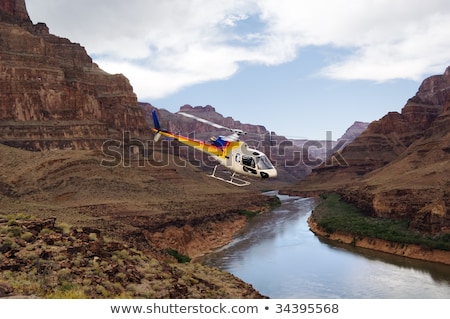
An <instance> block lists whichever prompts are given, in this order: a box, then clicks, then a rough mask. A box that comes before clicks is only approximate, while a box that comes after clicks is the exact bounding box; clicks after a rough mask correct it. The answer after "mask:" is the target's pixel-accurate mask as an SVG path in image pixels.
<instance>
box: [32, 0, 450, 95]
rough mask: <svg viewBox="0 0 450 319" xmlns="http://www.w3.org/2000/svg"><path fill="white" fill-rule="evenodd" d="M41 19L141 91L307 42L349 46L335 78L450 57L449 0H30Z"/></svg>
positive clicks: (275, 57) (424, 65) (381, 75)
mask: <svg viewBox="0 0 450 319" xmlns="http://www.w3.org/2000/svg"><path fill="white" fill-rule="evenodd" d="M27 7H28V11H29V14H30V17H31V19H32V20H33V21H34V22H38V21H44V22H46V23H47V25H48V26H49V28H50V32H52V33H53V34H56V35H58V36H63V37H67V38H69V39H70V40H72V41H74V42H79V43H81V44H82V45H83V46H84V47H86V50H87V51H88V53H89V54H90V55H91V56H92V57H93V59H94V60H95V62H96V63H98V64H99V65H100V67H101V68H102V69H104V70H105V71H107V72H110V73H123V74H124V75H125V76H127V77H128V78H129V79H130V82H131V84H132V85H133V87H134V89H135V91H136V93H137V94H138V96H139V98H140V99H148V98H161V97H164V96H167V95H169V94H171V93H174V92H176V91H178V90H180V89H182V88H184V87H187V86H190V85H193V84H198V83H202V82H206V81H211V80H220V79H227V78H230V77H232V76H233V74H235V73H236V72H237V71H238V70H239V66H240V64H241V63H244V62H245V63H253V64H262V65H279V64H282V63H286V62H289V61H292V60H293V59H295V58H297V52H298V50H299V49H300V48H302V47H308V46H316V47H318V48H320V47H321V46H327V47H335V48H338V49H342V48H344V49H346V52H348V53H347V54H346V55H345V56H344V57H342V56H340V59H339V60H335V61H331V62H328V63H330V64H328V65H324V67H323V69H322V70H318V72H319V73H320V74H321V75H322V76H325V77H330V78H334V79H365V80H374V81H386V80H390V79H397V78H403V79H418V78H420V77H422V76H423V75H424V74H427V73H430V72H441V71H442V69H443V68H445V67H446V66H447V65H448V64H449V62H450V58H449V56H448V54H447V53H448V52H449V49H450V44H449V42H450V41H449V39H450V37H449V32H450V31H448V30H450V2H448V1H447V0H429V1H422V0H409V1H406V0H389V1H387V0H377V1H375V0H370V1H369V0H368V1H360V0H316V1H294V0H236V1H223V0H170V1H157V0H153V1H150V0H131V1H121V0H120V1H119V0H96V1H90V0H89V1H87V0H78V1H71V0H58V1H51V0H27Z"/></svg>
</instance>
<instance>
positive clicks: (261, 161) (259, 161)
mask: <svg viewBox="0 0 450 319" xmlns="http://www.w3.org/2000/svg"><path fill="white" fill-rule="evenodd" d="M256 165H257V166H258V169H272V168H273V165H272V163H271V162H270V161H269V159H268V158H267V157H266V156H258V157H257V158H256Z"/></svg>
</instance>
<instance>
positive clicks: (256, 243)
mask: <svg viewBox="0 0 450 319" xmlns="http://www.w3.org/2000/svg"><path fill="white" fill-rule="evenodd" d="M279 197H280V199H281V200H282V203H283V204H282V205H281V206H280V207H279V208H277V209H274V210H272V211H271V212H268V213H266V214H262V215H261V216H257V217H256V218H254V219H253V220H252V222H251V223H250V224H249V225H248V227H246V229H245V230H244V231H242V232H241V233H240V234H239V235H238V236H236V238H235V239H234V240H233V241H232V242H231V243H230V244H228V245H226V246H224V247H222V248H221V249H219V250H217V251H216V252H214V253H213V254H210V255H208V256H205V257H204V258H202V259H201V260H200V261H201V262H202V263H204V264H207V265H210V266H213V267H217V268H220V269H224V270H226V271H228V272H230V273H232V274H234V275H236V276H237V277H239V278H241V279H242V280H244V281H246V282H248V283H250V284H252V285H253V287H254V288H255V289H257V290H258V291H259V292H261V293H262V294H264V295H266V296H268V297H271V298H318V299H324V298H407V299H412V298H450V266H446V265H441V264H437V263H430V262H424V261H419V260H414V259H410V258H405V257H401V256H395V255H391V254H386V253H380V252H376V251H372V250H368V249H363V248H357V247H352V246H350V245H344V244H336V243H334V242H330V241H327V240H326V239H319V238H318V237H316V236H315V235H314V234H313V233H312V232H311V231H310V230H309V228H308V225H307V218H308V217H309V215H310V213H311V210H312V209H313V207H314V201H313V200H312V199H309V198H298V197H289V196H281V195H280V196H279Z"/></svg>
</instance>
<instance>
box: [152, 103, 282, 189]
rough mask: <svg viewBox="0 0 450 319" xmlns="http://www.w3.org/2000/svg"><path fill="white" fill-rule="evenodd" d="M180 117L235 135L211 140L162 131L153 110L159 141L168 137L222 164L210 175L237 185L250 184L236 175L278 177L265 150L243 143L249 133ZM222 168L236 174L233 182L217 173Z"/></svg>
mask: <svg viewBox="0 0 450 319" xmlns="http://www.w3.org/2000/svg"><path fill="white" fill-rule="evenodd" d="M177 114H180V115H183V116H185V117H189V118H193V119H195V120H197V121H200V122H203V123H206V124H209V125H212V126H214V127H216V128H220V129H224V130H227V131H230V132H231V134H230V135H227V136H218V137H211V138H210V140H209V141H200V140H196V139H193V138H189V137H186V136H182V135H178V134H175V133H172V132H170V131H167V130H164V129H163V128H161V125H160V123H159V119H158V115H157V113H156V110H153V111H152V117H153V123H154V128H153V129H152V130H153V132H154V133H155V137H154V140H155V142H157V141H158V140H159V139H160V138H161V136H165V137H168V138H172V139H175V140H177V141H178V142H180V143H182V144H185V145H188V146H190V147H193V148H195V149H197V150H200V151H202V152H204V153H206V154H208V155H210V156H211V157H212V158H213V159H215V160H216V161H217V162H218V163H219V164H217V165H215V167H214V169H213V172H212V174H211V175H208V176H210V177H212V178H215V179H217V180H221V181H224V182H227V183H230V184H232V185H235V186H247V185H250V182H249V181H247V180H244V179H241V178H239V177H237V176H236V174H238V175H243V176H251V177H259V178H262V179H267V178H273V177H276V176H277V170H276V168H275V167H274V165H273V164H272V163H271V162H270V160H269V158H268V157H267V155H265V154H264V153H262V152H261V151H258V150H256V149H252V148H250V147H249V146H248V145H247V143H245V142H243V141H241V140H240V137H241V136H242V135H245V134H247V133H246V132H244V131H242V130H239V129H230V128H227V127H225V126H222V125H219V124H216V123H213V122H210V121H208V120H206V119H203V118H199V117H196V116H194V115H192V114H188V113H183V112H178V113H177ZM219 165H222V166H224V167H225V168H226V169H228V170H229V171H230V172H231V173H232V174H231V176H230V178H229V179H226V178H223V177H220V176H217V175H216V170H217V167H218V166H219Z"/></svg>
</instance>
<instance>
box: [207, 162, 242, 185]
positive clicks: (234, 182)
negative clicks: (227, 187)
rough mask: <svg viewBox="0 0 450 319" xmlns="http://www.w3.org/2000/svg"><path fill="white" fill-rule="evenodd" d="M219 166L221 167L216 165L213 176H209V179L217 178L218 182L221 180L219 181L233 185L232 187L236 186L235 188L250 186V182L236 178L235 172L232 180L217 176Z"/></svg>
mask: <svg viewBox="0 0 450 319" xmlns="http://www.w3.org/2000/svg"><path fill="white" fill-rule="evenodd" d="M217 166H219V165H216V166H215V167H214V170H213V172H212V174H211V175H208V176H209V177H212V178H215V179H217V180H219V181H222V182H226V183H229V184H232V185H234V186H240V187H241V186H248V185H250V182H248V181H246V180H243V179H241V178H238V177H236V176H235V175H236V173H235V172H234V173H233V174H231V177H230V179H226V178H223V177H220V176H217V175H216V169H217Z"/></svg>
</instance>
